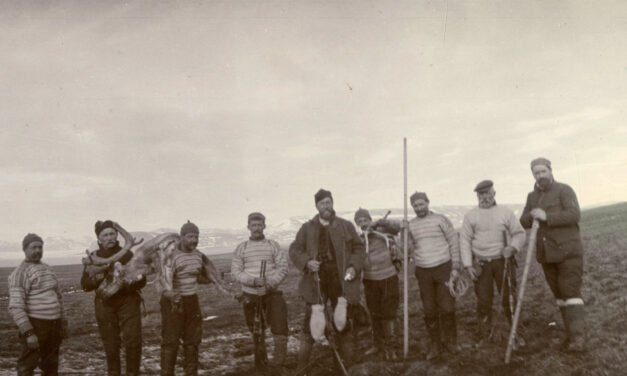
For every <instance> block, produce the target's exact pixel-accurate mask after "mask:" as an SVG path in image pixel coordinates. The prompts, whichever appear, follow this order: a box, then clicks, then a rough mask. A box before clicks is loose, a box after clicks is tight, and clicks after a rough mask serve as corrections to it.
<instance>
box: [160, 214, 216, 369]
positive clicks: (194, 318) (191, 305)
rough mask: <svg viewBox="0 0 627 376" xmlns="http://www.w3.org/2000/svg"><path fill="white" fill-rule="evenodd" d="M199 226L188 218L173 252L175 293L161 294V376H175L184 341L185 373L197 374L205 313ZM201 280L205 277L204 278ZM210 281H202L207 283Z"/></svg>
mask: <svg viewBox="0 0 627 376" xmlns="http://www.w3.org/2000/svg"><path fill="white" fill-rule="evenodd" d="M199 234H200V231H199V230H198V226H196V225H195V224H193V223H191V222H190V221H187V223H185V224H183V226H182V227H181V231H180V242H179V246H178V248H177V249H176V250H174V251H173V253H172V259H171V269H172V290H173V291H172V294H168V295H166V294H163V296H162V297H161V337H162V338H161V375H162V376H174V368H175V365H176V354H177V352H178V347H179V343H180V341H181V339H182V340H183V355H184V363H183V364H184V372H185V376H196V375H198V346H199V345H200V342H201V340H202V315H201V312H200V305H199V303H198V295H197V291H198V283H199V277H201V275H202V274H203V273H202V268H203V262H202V259H203V254H202V253H201V252H200V251H199V250H198V249H196V247H197V246H198V235H199ZM201 280H202V278H201ZM208 282H209V281H203V283H208Z"/></svg>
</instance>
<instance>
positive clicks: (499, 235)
mask: <svg viewBox="0 0 627 376" xmlns="http://www.w3.org/2000/svg"><path fill="white" fill-rule="evenodd" d="M475 192H477V200H478V201H479V207H477V208H473V209H472V210H470V211H469V212H468V213H466V215H465V216H464V223H463V224H462V230H461V255H462V262H463V264H464V267H465V268H466V270H467V271H468V274H469V275H470V276H471V278H472V279H473V280H474V281H475V294H476V296H477V311H478V314H479V341H480V342H481V341H485V340H486V339H487V338H488V337H489V335H490V330H491V327H492V298H493V295H494V287H493V286H494V284H495V283H496V288H497V291H499V293H502V292H501V285H502V281H503V271H504V266H505V259H507V258H509V257H511V256H512V255H514V254H515V253H516V252H518V251H520V250H521V249H522V247H523V245H524V243H525V230H523V228H522V226H521V225H520V222H519V221H518V218H516V216H515V215H514V212H513V211H512V210H510V209H508V208H506V207H504V206H500V205H497V204H496V200H495V199H494V197H495V195H496V192H495V191H494V187H493V183H492V181H491V180H484V181H482V182H480V183H479V184H477V186H476V187H475ZM473 258H474V259H475V261H476V262H475V264H476V265H480V267H479V268H475V267H473ZM506 293H507V291H506V292H504V293H502V295H503V300H502V302H501V303H502V305H503V309H504V312H505V314H506V315H507V316H508V317H511V312H510V308H509V300H508V299H506V296H508V295H506Z"/></svg>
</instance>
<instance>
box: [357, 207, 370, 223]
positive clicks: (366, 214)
mask: <svg viewBox="0 0 627 376" xmlns="http://www.w3.org/2000/svg"><path fill="white" fill-rule="evenodd" d="M357 218H368V219H370V220H372V217H371V216H370V212H369V211H368V210H366V209H362V208H359V209H357V211H356V212H355V221H357Z"/></svg>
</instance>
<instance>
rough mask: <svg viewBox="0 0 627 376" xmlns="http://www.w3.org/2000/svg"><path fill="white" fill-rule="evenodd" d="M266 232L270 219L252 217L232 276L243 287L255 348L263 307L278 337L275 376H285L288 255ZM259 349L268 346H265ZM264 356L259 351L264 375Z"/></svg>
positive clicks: (256, 214) (236, 254)
mask: <svg viewBox="0 0 627 376" xmlns="http://www.w3.org/2000/svg"><path fill="white" fill-rule="evenodd" d="M265 228H266V217H265V216H264V215H263V214H262V213H259V212H254V213H250V214H249V215H248V230H249V231H250V237H249V239H248V240H246V241H245V242H242V243H240V244H239V245H238V246H237V247H236V248H235V252H234V253H233V259H232V261H231V276H232V277H233V278H234V279H235V280H236V281H237V282H239V283H240V284H241V286H242V293H243V298H244V304H243V308H244V318H245V320H246V325H247V326H248V329H249V330H250V332H251V333H252V334H253V342H254V343H255V344H259V338H255V336H257V335H258V334H257V333H255V332H254V321H255V313H256V312H255V311H256V309H257V308H258V307H261V309H262V311H263V315H262V317H263V318H264V319H265V320H266V321H267V323H268V325H269V326H270V331H271V332H272V336H273V337H274V357H273V358H272V368H273V369H274V371H275V372H274V374H281V373H283V372H284V369H283V363H284V362H285V357H286V355H287V336H288V329H287V305H286V304H285V299H284V298H283V292H282V291H281V290H279V285H280V284H281V282H283V281H284V280H285V277H287V254H286V252H285V251H283V250H282V249H281V246H280V245H279V243H277V242H276V241H274V240H270V239H267V238H266V237H265V235H264V234H263V230H264V229H265ZM262 263H263V264H264V267H263V268H262ZM257 314H259V312H257ZM259 345H261V346H265V343H264V344H259ZM263 350H265V349H263ZM264 352H265V351H264ZM260 354H261V352H260V351H255V367H256V368H257V371H263V368H264V365H263V364H262V359H258V358H259V356H260Z"/></svg>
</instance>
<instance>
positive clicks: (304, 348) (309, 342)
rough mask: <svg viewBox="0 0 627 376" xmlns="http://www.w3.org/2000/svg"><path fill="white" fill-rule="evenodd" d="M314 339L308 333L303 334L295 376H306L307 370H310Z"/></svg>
mask: <svg viewBox="0 0 627 376" xmlns="http://www.w3.org/2000/svg"><path fill="white" fill-rule="evenodd" d="M313 343H314V341H313V338H311V336H310V335H309V334H307V333H301V335H300V343H299V345H298V363H297V366H296V372H295V373H294V375H295V376H298V375H305V374H306V370H307V369H308V368H309V357H310V356H311V349H312V347H313Z"/></svg>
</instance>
